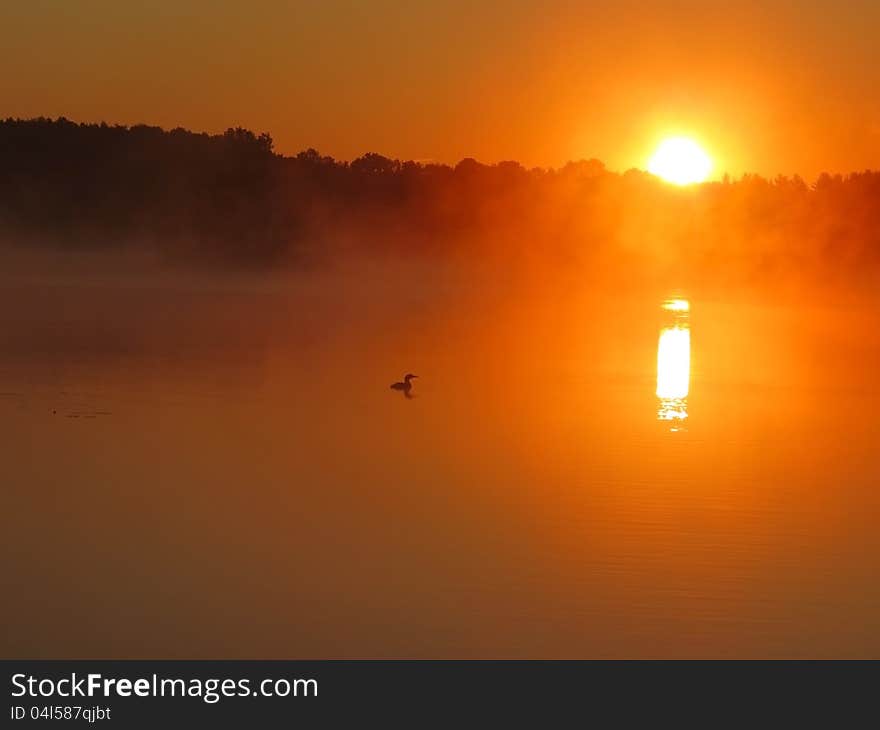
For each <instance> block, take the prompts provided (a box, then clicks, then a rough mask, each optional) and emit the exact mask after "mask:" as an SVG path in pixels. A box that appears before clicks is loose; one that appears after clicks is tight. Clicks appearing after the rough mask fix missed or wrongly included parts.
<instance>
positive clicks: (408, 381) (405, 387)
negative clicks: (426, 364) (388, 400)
mask: <svg viewBox="0 0 880 730" xmlns="http://www.w3.org/2000/svg"><path fill="white" fill-rule="evenodd" d="M417 377H419V376H418V375H413V374H412V373H407V374H406V375H405V376H404V377H403V380H402V381H401V382H399V383H392V384H391V390H399V391H400V392H401V393H403V395H404V397H405V398H412V379H413V378H417Z"/></svg>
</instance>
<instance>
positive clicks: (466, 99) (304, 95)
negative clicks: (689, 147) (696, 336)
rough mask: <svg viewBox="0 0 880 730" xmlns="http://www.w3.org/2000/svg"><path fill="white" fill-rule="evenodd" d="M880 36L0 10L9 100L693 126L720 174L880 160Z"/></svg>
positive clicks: (670, 9)
mask: <svg viewBox="0 0 880 730" xmlns="http://www.w3.org/2000/svg"><path fill="white" fill-rule="evenodd" d="M878 37H880V2H877V0H846V2H840V1H839V0H834V1H832V0H800V1H798V0H763V1H761V2H758V1H756V0H755V1H753V0H749V1H748V2H739V3H737V2H735V1H733V0H731V2H726V3H721V2H706V0H702V1H700V2H698V1H696V0H678V1H676V2H653V3H652V2H647V1H646V0H642V1H641V2H635V1H633V0H618V1H617V2H604V3H588V2H573V1H572V2H561V1H557V0H545V1H544V2H522V1H519V0H505V1H504V2H502V1H501V0H492V1H489V2H483V3H473V2H464V1H462V0H443V1H442V2H440V1H437V0H423V2H420V3H416V2H412V1H411V0H371V1H370V2H365V1H362V2H354V1H353V0H348V1H344V0H320V1H319V0H316V1H314V2H299V3H297V2H282V1H281V0H271V1H269V0H263V1H262V2H260V1H259V0H255V1H253V2H248V3H244V2H232V1H230V0H213V2H209V1H204V2H196V1H191V2H182V1H180V0H178V1H176V2H170V1H169V0H156V1H155V2H151V3H138V4H134V3H121V2H118V0H79V1H78V2H75V3H74V2H66V3H62V2H57V0H29V2H27V3H5V4H4V7H3V8H2V9H0V68H2V69H3V73H2V74H0V100H2V102H0V116H19V117H31V116H37V115H44V116H58V115H64V116H67V117H69V118H71V119H75V120H78V121H100V120H107V121H110V122H119V123H126V124H132V123H137V122H146V123H150V124H159V125H162V126H165V127H172V126H178V125H179V126H184V127H187V128H190V129H195V130H207V131H220V130H223V129H225V128H226V127H228V126H232V125H242V126H246V127H250V128H252V129H254V130H255V131H269V132H271V133H272V135H273V137H274V138H275V141H276V147H277V148H278V150H279V151H281V152H284V153H293V152H296V151H299V150H300V149H303V148H305V147H310V146H311V147H316V148H317V149H319V150H320V151H321V152H323V153H325V154H330V155H333V156H334V157H338V158H345V159H350V158H352V157H356V156H358V155H360V154H362V153H364V152H366V151H376V152H381V153H383V154H386V155H389V156H392V157H400V158H412V159H421V160H427V159H432V160H438V161H443V162H455V161H457V160H458V159H460V158H462V157H466V156H473V157H476V158H478V159H480V160H483V161H486V162H494V161H497V160H501V159H517V160H520V161H521V162H523V163H524V164H526V165H529V166H531V165H543V166H547V165H550V166H556V165H559V164H561V163H563V162H565V161H566V160H568V159H577V158H589V157H598V158H599V159H602V160H603V161H605V162H606V164H607V165H608V166H609V167H610V168H612V169H617V170H622V169H626V168H629V167H634V166H636V167H644V166H645V164H646V159H647V157H648V155H649V153H650V151H651V150H652V148H653V146H654V145H655V144H656V142H657V140H658V139H659V138H660V137H662V136H663V135H664V134H667V133H685V134H692V135H694V136H695V137H697V138H698V139H699V140H700V141H702V143H703V144H704V146H705V147H706V148H707V149H708V150H709V151H710V153H711V154H712V156H713V157H714V158H715V161H716V173H720V172H721V171H723V170H728V171H730V172H731V173H732V174H737V175H738V174H740V173H742V172H745V171H755V172H760V173H762V174H765V175H773V174H776V173H780V172H781V173H785V174H791V173H795V172H799V173H801V174H803V175H804V176H806V177H808V178H812V177H815V175H817V174H818V173H819V172H820V171H822V170H829V171H832V172H847V171H852V170H860V169H864V168H867V167H873V168H880V64H878V63H877V59H878V56H877V52H878V51H877V43H878V41H877V39H878Z"/></svg>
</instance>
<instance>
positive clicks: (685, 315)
mask: <svg viewBox="0 0 880 730" xmlns="http://www.w3.org/2000/svg"><path fill="white" fill-rule="evenodd" d="M662 308H663V320H664V321H663V325H662V327H661V328H660V339H659V341H658V343H657V390H656V394H657V398H659V399H660V405H659V408H658V410H657V418H658V419H659V420H660V421H667V422H669V423H670V430H672V431H681V430H684V425H685V421H686V420H687V417H688V410H687V409H688V403H687V397H688V392H689V390H690V374H691V328H690V321H689V313H690V302H688V300H687V299H667V300H666V301H665V302H663V305H662Z"/></svg>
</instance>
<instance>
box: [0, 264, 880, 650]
mask: <svg viewBox="0 0 880 730" xmlns="http://www.w3.org/2000/svg"><path fill="white" fill-rule="evenodd" d="M0 292H2V293H0V304H2V310H0V332H2V334H0V417H2V426H0V443H2V446H0V452H2V464H3V477H2V482H3V494H4V509H3V534H4V536H5V541H6V549H5V550H4V551H3V555H4V557H3V574H4V576H5V578H6V592H5V594H6V596H7V600H6V601H4V606H3V609H2V611H3V618H4V623H5V625H6V626H8V627H10V630H8V631H7V632H5V635H4V641H3V653H4V656H7V657H32V658H37V657H114V658H115V657H169V658H170V657H188V658H213V657H217V658H219V657H223V658H239V657H252V658H257V657H259V658H272V657H277V658H374V657H395V658H404V657H415V658H590V657H595V658H608V657H620V658H632V657H635V658H644V657H676V658H677V657H682V658H683V657H715V658H722V657H731V658H732V657H874V658H876V657H877V656H878V655H880V584H878V581H877V578H876V566H877V561H878V558H880V533H878V531H877V529H876V526H875V524H876V522H877V519H878V517H880V509H878V508H880V494H878V489H877V487H878V486H880V466H878V460H877V453H878V441H880V383H878V379H877V373H878V372H880V326H878V325H880V306H878V304H877V302H868V301H866V300H864V299H862V300H859V299H857V298H855V297H853V298H840V297H836V296H829V295H828V293H827V292H823V293H818V292H817V293H816V295H815V296H813V295H811V294H808V293H804V292H799V293H796V295H794V296H792V295H788V296H780V297H778V298H773V297H767V296H765V294H766V292H765V293H757V292H755V291H750V290H748V289H747V288H741V289H739V290H736V289H730V290H726V291H723V292H707V291H703V290H700V288H699V287H695V288H693V289H690V290H682V289H678V288H673V287H667V286H665V285H664V286H658V287H656V288H653V289H645V288H642V287H638V286H633V287H630V288H627V287H625V286H604V285H601V284H598V283H596V282H595V281H594V282H593V283H591V284H589V285H587V284H585V285H584V286H583V287H579V286H578V284H577V281H576V279H575V277H569V278H567V279H566V280H565V281H564V282H563V283H560V284H558V285H557V284H553V285H551V284H550V283H548V282H529V283H523V282H520V281H513V280H511V281H507V280H505V279H504V278H503V277H490V276H486V275H485V272H482V273H468V272H462V271H455V272H452V273H450V272H447V271H444V270H440V271H437V270H435V269H434V268H432V267H428V266H425V267H414V268H413V269H412V270H404V269H403V268H394V267H392V266H390V265H389V266H383V265H381V264H375V265H367V264H365V265H363V266H362V267H353V268H352V269H351V270H348V271H344V272H332V273H317V272H313V273H311V274H303V275H291V276H289V277H282V276H266V277H262V276H260V275H257V274H254V275H250V276H247V277H245V276H241V277H236V278H232V277H224V276H222V275H219V274H218V275H216V276H208V275H204V276H200V277H196V276H188V275H171V274H169V275H165V276H161V277H156V278H150V277H137V276H134V275H132V276H130V277H129V278H122V279H120V278H119V277H115V276H111V275H107V276H99V275H95V276H87V277H84V276H80V275H76V276H74V275H70V276H67V275H48V274H47V275H40V276H36V275H35V276H31V277H23V276H17V277H15V278H14V279H13V278H8V279H6V280H5V281H4V285H3V287H2V289H0ZM668 301H686V302H687V304H688V307H687V309H688V311H687V312H686V315H687V319H686V329H681V327H680V328H679V332H678V333H677V334H674V335H673V338H672V339H671V340H668V341H667V345H666V346H664V345H663V341H664V340H663V334H662V333H663V332H664V331H665V330H666V329H669V328H670V327H672V328H673V329H674V328H675V327H676V326H677V325H676V322H679V320H676V319H674V320H673V322H672V324H670V321H669V319H668V318H669V316H670V315H672V316H673V317H674V318H675V317H676V316H679V315H681V312H679V313H678V315H676V313H675V312H674V311H673V312H670V311H669V310H668V309H663V307H662V306H661V305H662V304H663V303H664V302H668ZM679 324H680V322H679ZM683 332H686V333H687V337H686V340H687V343H686V344H687V347H686V355H687V357H686V368H687V369H686V372H685V374H684V376H682V368H683V367H685V365H684V364H683V363H684V353H685V350H684V349H683V347H684V344H683V341H684V336H683V334H682V333H683ZM658 345H659V346H660V347H661V349H662V348H666V350H668V352H666V350H664V352H666V354H663V353H662V352H661V353H658ZM663 362H667V363H669V367H670V368H671V369H670V371H669V373H667V375H666V376H665V377H664V378H663V383H665V386H664V385H663V383H661V382H660V380H658V371H657V368H658V363H660V364H661V367H662V364H663ZM406 372H412V373H415V374H417V375H418V376H419V378H418V379H416V380H415V381H414V387H413V395H414V396H415V397H413V398H412V399H406V398H404V397H402V394H401V393H398V392H394V391H392V390H390V389H389V384H390V383H392V382H393V381H396V380H400V379H401V378H402V376H403V375H404V373H406ZM683 382H684V384H685V390H684V392H682V391H681V388H682V383H683ZM661 386H663V387H668V388H669V389H670V390H669V391H668V394H667V395H669V397H671V398H672V399H673V400H676V401H677V402H676V403H674V404H673V405H674V406H675V408H683V409H684V412H685V413H686V416H687V417H686V418H681V417H677V416H676V417H674V418H671V419H670V418H665V417H662V415H663V407H664V404H663V403H662V399H661V398H658V393H660V391H661V389H662V387H661ZM682 400H684V404H682V402H681V401H682ZM667 405H668V404H667ZM676 412H677V413H678V411H676ZM658 413H659V414H660V415H661V417H660V418H658Z"/></svg>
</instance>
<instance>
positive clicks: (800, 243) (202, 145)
mask: <svg viewBox="0 0 880 730" xmlns="http://www.w3.org/2000/svg"><path fill="white" fill-rule="evenodd" d="M481 236H486V237H496V238H498V237H501V238H504V240H506V241H508V242H510V245H512V246H516V247H519V248H532V249H533V253H536V254H540V253H541V252H542V251H550V250H568V251H577V252H589V251H594V250H595V251H598V250H606V251H607V250H608V249H609V248H619V249H623V250H634V251H639V250H641V251H642V252H644V251H645V250H650V249H651V248H652V247H656V246H658V245H662V246H664V247H666V249H667V250H672V251H675V252H677V253H679V254H681V255H690V256H693V255H698V256H701V257H703V258H707V260H708V259H711V257H712V256H713V255H715V254H718V253H719V252H723V253H724V255H725V256H729V255H731V252H735V253H738V254H741V255H743V256H752V257H755V256H766V255H774V256H775V255H784V256H787V257H790V258H791V257H794V259H797V257H798V256H801V257H804V256H810V257H812V258H816V257H819V258H822V259H823V260H825V259H827V260H829V261H835V260H845V261H847V262H849V263H850V264H851V265H853V266H861V265H864V264H865V263H866V262H867V263H869V264H871V265H874V264H875V263H876V261H877V260H878V257H880V173H878V172H871V171H865V172H859V173H853V174H849V175H829V174H823V175H821V176H820V177H819V178H818V179H817V180H815V181H814V182H806V181H804V180H803V179H801V178H800V177H798V176H793V177H783V176H780V177H777V178H774V179H765V178H762V177H759V176H756V175H745V176H743V177H742V178H739V179H737V180H731V179H730V178H728V177H725V179H724V180H722V181H720V182H713V183H705V184H702V185H699V186H694V187H692V188H675V187H674V186H670V185H667V184H665V183H662V182H661V181H659V180H657V179H656V178H654V177H653V176H651V175H649V174H647V173H645V172H642V171H639V170H629V171H627V172H624V173H615V172H611V171H609V170H607V169H606V168H605V166H604V165H603V164H602V163H601V162H599V161H598V160H585V161H577V162H570V163H568V164H567V165H565V166H563V167H561V168H558V169H543V168H533V169H526V168H525V167H523V166H522V165H520V164H519V163H517V162H512V161H508V162H500V163H497V164H494V165H486V164H481V163H480V162H477V161H476V160H473V159H470V158H468V159H464V160H462V161H460V162H459V163H458V164H456V165H454V166H450V165H444V164H435V163H421V162H415V161H400V160H396V159H390V158H388V157H384V156H382V155H380V154H376V153H372V152H371V153H367V154H365V155H363V156H361V157H359V158H357V159H355V160H352V161H350V162H346V161H339V160H335V159H333V158H331V157H327V156H323V155H321V154H320V153H318V152H317V151H315V150H314V149H308V150H305V151H303V152H300V153H299V154H297V155H294V156H284V155H280V154H278V153H277V152H276V151H275V150H274V147H273V140H272V138H271V136H270V135H268V134H265V133H264V134H255V133H254V132H252V131H250V130H247V129H242V128H231V129H228V130H227V131H226V132H225V133H223V134H217V135H210V134H204V133H194V132H190V131H187V130H185V129H181V128H176V129H172V130H168V131H166V130H163V129H161V128H158V127H152V126H146V125H135V126H130V127H129V126H121V125H108V124H104V123H102V124H81V123H75V122H72V121H69V120H67V119H64V118H59V119H54V120H53V119H45V118H38V119H28V120H21V119H6V120H4V121H0V237H2V238H3V239H5V240H6V241H7V242H13V243H14V244H16V245H40V244H43V245H54V246H63V247H65V248H78V247H108V246H109V247H114V246H133V245H151V246H156V247H157V248H159V249H160V250H161V251H163V252H164V253H165V254H167V255H168V256H171V257H179V258H195V259H198V258H202V257H208V258H215V259H218V260H223V261H233V262H236V261H237V262H242V263H252V264H257V265H262V264H266V263H271V262H273V261H279V260H287V259H292V260H295V259H297V258H298V257H308V256H315V255H320V254H321V251H322V249H325V248H326V247H327V246H328V241H330V240H335V239H345V240H350V241H354V242H355V243H354V245H356V246H362V247H364V248H365V249H372V248H385V249H395V250H398V249H399V250H404V251H437V250H444V249H446V248H450V247H456V246H461V245H464V244H463V243H462V242H464V241H468V242H473V241H479V240H480V238H481Z"/></svg>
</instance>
